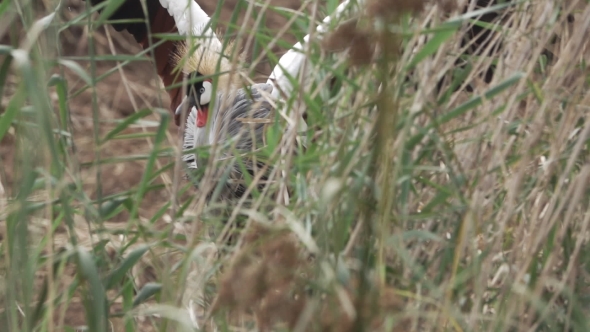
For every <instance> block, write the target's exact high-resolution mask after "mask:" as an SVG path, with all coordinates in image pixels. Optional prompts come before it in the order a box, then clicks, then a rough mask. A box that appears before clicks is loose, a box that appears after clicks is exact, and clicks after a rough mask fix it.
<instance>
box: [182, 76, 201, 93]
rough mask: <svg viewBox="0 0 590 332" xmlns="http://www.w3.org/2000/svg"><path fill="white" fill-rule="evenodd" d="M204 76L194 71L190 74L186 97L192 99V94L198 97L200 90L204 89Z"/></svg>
mask: <svg viewBox="0 0 590 332" xmlns="http://www.w3.org/2000/svg"><path fill="white" fill-rule="evenodd" d="M202 77H203V75H202V74H201V73H199V72H198V71H194V72H192V73H190V74H188V78H187V81H188V87H187V89H186V95H187V96H189V97H190V95H191V94H195V95H198V94H199V90H201V88H202V87H203V79H202Z"/></svg>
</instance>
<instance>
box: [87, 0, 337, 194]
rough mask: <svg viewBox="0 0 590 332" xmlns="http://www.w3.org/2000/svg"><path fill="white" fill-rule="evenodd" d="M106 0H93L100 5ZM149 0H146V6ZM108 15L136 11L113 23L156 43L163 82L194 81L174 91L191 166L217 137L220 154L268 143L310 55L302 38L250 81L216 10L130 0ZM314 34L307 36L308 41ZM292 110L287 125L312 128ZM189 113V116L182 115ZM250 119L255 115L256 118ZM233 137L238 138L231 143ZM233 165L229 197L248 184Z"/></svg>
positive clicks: (180, 0) (251, 167) (188, 2)
mask: <svg viewBox="0 0 590 332" xmlns="http://www.w3.org/2000/svg"><path fill="white" fill-rule="evenodd" d="M104 1H105V0H90V2H91V3H92V4H93V5H98V4H100V3H102V2H104ZM142 2H145V5H146V6H145V11H144V7H143V5H142ZM347 2H348V1H345V2H344V3H342V4H341V5H340V6H339V7H338V8H337V10H336V13H335V15H340V13H341V12H342V11H343V10H344V9H345V8H346V6H347ZM144 13H147V16H146V15H145V14H144ZM146 17H147V20H146ZM109 19H111V20H127V21H130V20H131V19H133V20H134V21H135V22H129V23H119V22H116V23H112V26H113V27H114V28H115V30H117V31H123V30H126V31H128V32H129V33H131V34H132V35H133V37H134V38H135V40H136V41H137V42H138V43H139V44H140V45H141V46H142V47H143V48H148V47H150V45H156V46H155V48H154V49H153V54H154V62H155V65H156V67H157V72H158V75H159V76H160V78H161V79H162V81H163V83H164V85H166V86H169V85H172V84H177V83H180V82H182V81H183V80H184V82H186V83H187V84H185V85H184V87H185V88H184V89H183V88H182V87H178V88H174V89H170V90H168V94H169V96H170V103H171V104H170V111H171V112H172V113H173V114H174V117H175V122H176V124H177V125H179V126H180V125H181V124H182V123H185V126H184V142H183V150H184V152H183V153H184V155H183V160H184V161H185V162H186V164H187V166H188V168H189V170H190V169H196V168H197V167H202V163H201V160H199V158H198V157H197V155H196V154H195V149H196V148H198V147H203V146H209V145H214V144H217V145H218V146H220V148H221V151H220V153H219V154H218V155H217V156H216V158H218V159H228V158H231V157H232V156H233V155H234V154H236V153H238V154H242V153H244V154H247V153H250V152H252V151H253V150H254V149H257V148H260V147H262V145H263V138H264V130H265V125H266V124H265V123H266V122H268V120H270V119H269V118H270V117H271V114H272V112H273V111H274V108H275V107H276V106H277V105H281V99H283V98H284V97H288V96H289V95H290V94H291V93H292V91H293V86H292V84H291V80H292V79H293V78H296V77H297V76H298V75H299V74H300V70H301V68H302V67H303V63H305V61H306V56H305V54H304V52H303V51H304V46H303V45H302V44H301V43H297V44H296V45H294V46H293V47H292V48H291V49H290V50H289V51H288V52H287V53H286V54H285V55H284V56H283V57H281V59H280V60H279V63H278V64H277V66H276V67H275V68H274V70H273V72H272V74H271V75H270V77H269V79H268V81H267V83H263V84H254V85H252V86H248V87H244V86H243V85H242V84H241V80H240V76H241V74H240V73H239V70H240V69H239V68H235V66H234V65H233V64H232V61H231V60H230V57H229V54H226V53H228V51H229V52H231V51H232V49H231V46H230V47H227V46H226V47H225V49H224V47H223V43H222V42H221V40H220V39H219V38H218V37H217V35H216V34H215V32H214V31H213V30H212V28H211V26H210V18H209V16H208V15H207V14H206V13H205V12H204V11H203V10H202V9H201V7H200V6H199V5H198V4H197V3H196V2H195V1H194V0H125V1H124V2H123V3H122V5H121V6H120V7H119V8H118V9H117V10H115V11H114V12H113V14H111V15H110V17H109ZM329 20H330V17H327V18H326V19H325V20H324V25H320V26H318V29H317V30H318V32H320V33H321V32H324V31H325V30H326V27H325V24H326V23H328V22H329ZM142 21H143V22H142ZM145 22H147V24H146V23H145ZM159 33H178V34H180V35H182V36H185V37H187V41H186V42H177V43H175V42H172V41H165V42H159V43H158V41H157V38H152V37H151V36H152V35H154V34H159ZM308 40H309V36H306V37H305V38H304V43H307V42H308ZM176 68H181V69H182V73H183V74H184V75H178V74H177V71H176ZM283 104H284V103H283ZM290 113H291V114H290V115H289V117H290V119H288V126H287V133H289V132H291V133H293V131H298V130H302V129H303V130H305V128H306V123H305V122H304V120H303V118H302V115H301V114H298V113H297V112H295V111H294V112H290ZM284 114H289V112H285V113H284ZM183 115H184V116H185V117H184V119H186V121H182V119H183ZM244 119H248V120H250V121H249V123H245V122H248V121H243V120H244ZM264 120H266V121H264ZM230 141H231V142H233V143H232V144H231V145H229V144H226V143H229V142H230ZM234 165H235V163H234ZM261 166H262V165H260V164H259V163H256V162H252V161H246V162H245V167H246V169H247V170H248V172H250V173H251V174H253V173H254V171H255V169H258V168H263V167H261ZM230 167H232V169H230V172H229V179H230V181H229V182H228V184H226V186H225V188H224V190H222V195H221V197H222V198H232V197H234V198H235V197H240V196H241V195H243V194H244V192H245V189H246V188H245V184H244V183H243V181H242V180H243V174H242V171H241V170H242V169H243V168H240V167H238V166H230Z"/></svg>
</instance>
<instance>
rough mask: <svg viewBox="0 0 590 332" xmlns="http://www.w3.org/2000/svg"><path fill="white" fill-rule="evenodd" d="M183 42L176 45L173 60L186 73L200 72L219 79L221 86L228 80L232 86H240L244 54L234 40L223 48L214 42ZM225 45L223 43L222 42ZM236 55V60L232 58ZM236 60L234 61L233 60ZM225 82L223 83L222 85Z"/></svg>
mask: <svg viewBox="0 0 590 332" xmlns="http://www.w3.org/2000/svg"><path fill="white" fill-rule="evenodd" d="M192 44H193V45H189V43H188V42H181V43H179V44H178V45H177V47H176V52H175V53H174V54H173V57H172V61H173V64H174V65H175V66H176V68H180V69H181V70H182V72H183V73H184V74H185V75H188V74H190V73H194V72H198V73H199V74H201V75H203V76H210V77H214V78H216V79H218V80H219V81H218V84H219V86H226V85H225V84H223V83H228V82H226V80H231V81H230V82H229V83H230V85H231V86H232V87H239V84H240V76H241V75H240V70H241V68H243V67H242V66H243V64H244V54H243V53H238V52H237V50H236V44H235V43H234V42H233V41H229V42H227V43H226V45H225V48H223V49H222V50H220V49H217V48H218V47H216V46H214V45H213V44H211V43H210V44H209V45H203V44H199V43H192ZM220 44H221V45H223V43H220ZM232 57H235V60H234V59H233V58H232ZM232 60H234V61H232ZM222 84H223V85H222Z"/></svg>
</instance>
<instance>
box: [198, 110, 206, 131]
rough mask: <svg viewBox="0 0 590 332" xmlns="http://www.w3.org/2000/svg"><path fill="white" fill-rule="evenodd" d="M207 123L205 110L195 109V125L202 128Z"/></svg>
mask: <svg viewBox="0 0 590 332" xmlns="http://www.w3.org/2000/svg"><path fill="white" fill-rule="evenodd" d="M206 125H207V110H206V109H204V110H202V111H201V110H197V127H199V128H202V127H205V126H206Z"/></svg>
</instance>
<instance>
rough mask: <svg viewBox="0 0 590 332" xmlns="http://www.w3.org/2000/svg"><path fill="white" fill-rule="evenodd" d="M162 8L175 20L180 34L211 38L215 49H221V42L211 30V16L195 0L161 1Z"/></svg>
mask: <svg viewBox="0 0 590 332" xmlns="http://www.w3.org/2000/svg"><path fill="white" fill-rule="evenodd" d="M160 4H161V5H162V7H164V8H166V9H167V10H168V14H170V16H172V17H173V18H174V22H175V23H176V28H177V29H178V33H179V34H181V35H183V36H187V37H188V36H196V37H205V38H209V40H210V41H211V43H212V46H214V47H219V48H220V47H221V41H220V40H219V38H217V35H215V32H213V29H211V26H210V24H209V21H210V20H211V19H210V18H209V15H207V13H205V11H204V10H203V9H202V8H201V7H200V6H199V4H198V3H197V2H195V1H194V0H160Z"/></svg>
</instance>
